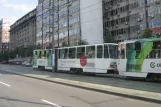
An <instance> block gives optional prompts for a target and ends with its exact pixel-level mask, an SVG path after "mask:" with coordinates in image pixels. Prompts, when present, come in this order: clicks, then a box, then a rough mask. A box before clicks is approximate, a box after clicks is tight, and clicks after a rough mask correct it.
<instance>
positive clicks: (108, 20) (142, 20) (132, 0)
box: [102, 0, 161, 42]
mask: <svg viewBox="0 0 161 107" xmlns="http://www.w3.org/2000/svg"><path fill="white" fill-rule="evenodd" d="M102 1H103V28H104V31H103V34H104V36H108V35H109V34H112V36H114V37H115V39H116V40H117V41H118V42H119V41H123V40H129V39H138V38H141V36H142V33H143V31H144V30H145V29H149V28H150V29H151V30H152V31H153V36H155V35H156V34H159V35H160V33H161V30H160V27H161V17H160V16H161V1H160V0H102Z"/></svg>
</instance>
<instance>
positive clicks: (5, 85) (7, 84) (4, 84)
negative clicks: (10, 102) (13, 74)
mask: <svg viewBox="0 0 161 107" xmlns="http://www.w3.org/2000/svg"><path fill="white" fill-rule="evenodd" d="M0 84H3V85H5V86H7V87H11V86H10V85H8V84H6V83H4V82H1V81H0Z"/></svg>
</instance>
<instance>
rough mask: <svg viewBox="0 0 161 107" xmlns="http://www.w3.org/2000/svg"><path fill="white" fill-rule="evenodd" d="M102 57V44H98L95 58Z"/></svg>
mask: <svg viewBox="0 0 161 107" xmlns="http://www.w3.org/2000/svg"><path fill="white" fill-rule="evenodd" d="M102 57H103V46H102V45H99V46H97V58H102Z"/></svg>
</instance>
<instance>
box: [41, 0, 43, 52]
mask: <svg viewBox="0 0 161 107" xmlns="http://www.w3.org/2000/svg"><path fill="white" fill-rule="evenodd" d="M43 5H44V1H42V28H41V30H42V49H43V48H44V47H43V42H44V40H43V39H44V36H43V33H44V32H43V30H44V29H43V28H44V27H43Z"/></svg>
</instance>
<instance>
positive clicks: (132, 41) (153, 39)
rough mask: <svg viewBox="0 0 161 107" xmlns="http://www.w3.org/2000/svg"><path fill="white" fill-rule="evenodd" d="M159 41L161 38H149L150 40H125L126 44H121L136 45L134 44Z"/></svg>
mask: <svg viewBox="0 0 161 107" xmlns="http://www.w3.org/2000/svg"><path fill="white" fill-rule="evenodd" d="M158 40H161V38H148V39H137V40H125V41H124V42H120V43H121V44H127V43H134V42H148V41H158ZM120 43H119V44H120Z"/></svg>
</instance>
